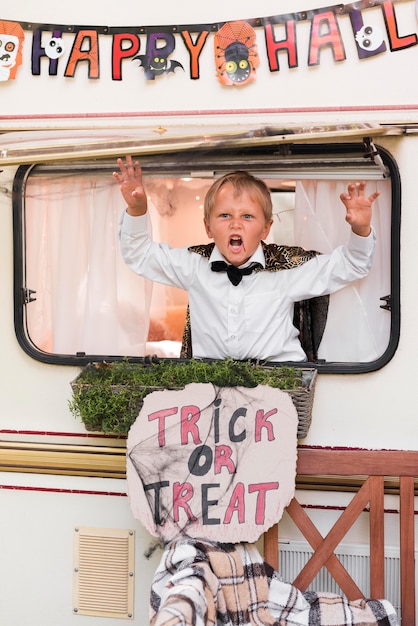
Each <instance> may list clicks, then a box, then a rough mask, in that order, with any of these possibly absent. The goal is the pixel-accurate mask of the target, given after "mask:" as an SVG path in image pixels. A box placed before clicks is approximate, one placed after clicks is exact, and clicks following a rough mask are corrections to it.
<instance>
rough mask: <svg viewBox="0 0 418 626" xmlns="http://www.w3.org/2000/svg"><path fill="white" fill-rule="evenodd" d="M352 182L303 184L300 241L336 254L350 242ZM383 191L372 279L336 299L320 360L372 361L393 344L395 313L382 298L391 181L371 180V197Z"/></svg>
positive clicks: (299, 189)
mask: <svg viewBox="0 0 418 626" xmlns="http://www.w3.org/2000/svg"><path fill="white" fill-rule="evenodd" d="M348 182H349V181H330V180H309V181H299V182H298V183H297V185H296V197H295V243H296V245H299V246H302V247H303V248H305V249H311V250H318V251H319V252H324V253H327V252H330V251H331V250H333V249H334V248H335V247H336V246H338V245H341V244H343V243H345V242H346V240H347V237H348V234H349V228H350V227H349V226H348V224H347V222H346V221H345V207H344V205H343V204H342V202H341V200H340V198H339V196H340V194H341V193H342V192H344V191H346V190H347V185H348ZM376 190H379V191H380V196H379V197H378V198H377V200H376V201H375V202H374V203H373V220H372V224H373V227H374V229H375V231H376V237H377V244H376V252H375V257H374V262H373V267H372V269H371V271H370V273H369V275H368V276H367V277H366V278H364V279H362V280H360V281H357V282H355V283H353V284H351V285H349V286H347V287H345V288H344V289H342V290H341V291H339V292H337V293H334V294H332V295H331V297H330V306H329V312H328V318H327V324H326V329H325V333H324V337H323V340H322V343H321V346H320V350H319V357H320V358H322V359H326V360H327V361H352V362H369V361H373V360H376V359H377V358H378V357H379V356H381V355H382V354H383V352H384V351H385V349H386V348H387V346H388V342H389V335H390V313H389V312H388V311H386V310H384V309H382V308H380V305H381V304H384V302H382V301H380V298H382V297H384V296H387V295H388V294H389V293H390V263H391V249H390V230H391V183H390V180H381V181H368V182H367V187H366V194H367V195H369V194H371V193H372V192H374V191H376Z"/></svg>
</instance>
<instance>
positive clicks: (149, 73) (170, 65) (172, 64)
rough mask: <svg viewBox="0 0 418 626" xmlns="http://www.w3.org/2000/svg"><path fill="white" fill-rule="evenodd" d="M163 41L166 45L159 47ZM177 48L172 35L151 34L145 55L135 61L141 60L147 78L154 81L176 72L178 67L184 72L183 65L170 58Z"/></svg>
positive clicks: (140, 55) (139, 56)
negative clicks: (156, 78)
mask: <svg viewBox="0 0 418 626" xmlns="http://www.w3.org/2000/svg"><path fill="white" fill-rule="evenodd" d="M161 40H162V41H165V45H162V46H161V45H160V46H158V43H159V42H160V41H161ZM175 47H176V40H175V38H174V35H172V34H171V33H151V34H150V35H149V36H148V38H147V48H146V51H145V54H139V55H138V56H135V57H134V58H133V60H135V59H138V60H139V62H140V65H141V66H142V67H143V68H144V71H145V78H147V79H148V80H154V79H155V77H156V76H161V75H162V74H169V73H170V72H174V71H175V70H176V69H177V68H178V67H181V69H182V70H184V67H183V66H182V64H181V63H179V62H178V61H175V60H170V59H169V58H168V57H169V56H170V54H172V52H174V49H175Z"/></svg>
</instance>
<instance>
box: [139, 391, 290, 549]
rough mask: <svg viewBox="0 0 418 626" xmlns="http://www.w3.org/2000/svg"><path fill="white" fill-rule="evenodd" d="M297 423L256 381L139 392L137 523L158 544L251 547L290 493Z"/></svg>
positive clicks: (282, 399) (278, 396)
mask: <svg viewBox="0 0 418 626" xmlns="http://www.w3.org/2000/svg"><path fill="white" fill-rule="evenodd" d="M297 425H298V417H297V412H296V409H295V407H294V405H293V402H292V400H291V398H290V397H289V395H288V394H286V393H285V392H283V391H280V390H278V389H272V388H271V387H266V386H262V385H259V386H258V387H255V388H252V389H248V388H244V387H222V388H219V387H215V386H213V385H212V384H197V383H194V384H190V385H188V386H187V387H186V388H185V389H183V390H180V391H170V390H164V391H157V392H154V393H152V394H150V395H148V396H146V398H145V401H144V405H143V407H142V410H141V412H140V414H139V416H138V418H137V419H136V421H135V423H134V424H133V426H132V428H131V430H130V431H129V435H128V442H127V480H128V495H129V501H130V505H131V508H132V511H133V514H134V516H135V518H136V519H138V520H140V521H141V522H142V523H143V524H144V526H145V527H146V528H147V529H148V530H149V532H150V533H151V534H153V535H155V536H159V537H161V538H162V539H163V540H164V541H169V540H171V539H173V538H175V537H178V536H179V535H182V534H186V535H188V536H190V537H194V538H199V537H200V538H205V539H210V540H214V541H220V542H223V543H237V542H241V541H249V542H253V541H256V540H257V539H258V538H259V537H260V535H261V534H262V533H263V532H264V531H265V530H267V529H268V528H270V526H272V525H273V524H275V523H276V522H277V521H278V520H279V519H280V518H281V516H282V513H283V509H284V508H285V507H286V506H287V504H288V503H289V502H290V500H291V498H292V497H293V494H294V488H295V476H296V457H297Z"/></svg>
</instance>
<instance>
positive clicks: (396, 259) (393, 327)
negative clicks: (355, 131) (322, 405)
mask: <svg viewBox="0 0 418 626" xmlns="http://www.w3.org/2000/svg"><path fill="white" fill-rule="evenodd" d="M365 146H366V147H367V142H365V141H364V142H363V143H354V142H353V143H334V142H333V143H309V144H302V143H297V144H282V145H280V146H267V147H266V146H257V147H255V148H251V147H245V146H244V147H243V146H242V145H240V146H238V147H234V146H232V147H229V148H222V149H220V148H219V147H217V148H214V149H209V150H207V151H202V150H181V151H179V152H170V153H166V154H165V155H164V154H159V155H157V157H158V158H156V156H155V155H150V156H147V155H141V156H140V157H138V158H140V160H141V165H142V168H143V170H144V175H145V176H147V175H149V176H152V175H154V176H155V175H156V172H157V173H158V175H161V174H162V173H164V172H165V171H167V172H170V173H171V174H175V175H179V173H182V172H184V171H186V168H187V171H189V172H191V173H196V172H199V173H200V174H201V173H202V172H207V173H208V175H209V174H213V173H214V172H216V175H222V174H223V173H225V172H227V171H231V170H233V169H239V168H240V165H241V166H242V165H243V163H244V164H245V166H246V167H247V168H248V169H251V170H252V171H253V170H256V172H257V175H261V174H260V173H259V172H260V167H261V166H262V165H263V166H264V167H268V168H271V166H272V165H279V164H280V167H279V169H280V172H281V171H282V170H281V168H283V167H284V168H285V169H287V172H288V173H287V175H288V176H289V177H290V176H291V173H292V169H293V170H294V169H297V168H298V167H299V168H301V167H308V165H307V164H311V165H310V167H313V168H315V167H318V168H319V167H324V163H327V162H329V161H331V160H332V159H333V158H334V159H336V155H338V154H343V155H345V154H346V155H352V156H353V159H354V157H355V156H356V157H357V155H360V157H361V158H363V159H364V157H365V156H367V155H366V154H365ZM376 149H377V150H378V153H379V156H380V158H381V160H382V163H383V165H384V167H385V168H386V169H387V172H388V175H389V176H390V179H391V194H392V196H391V206H392V212H391V241H390V245H391V260H390V268H391V269H390V287H391V291H390V294H388V295H389V300H388V301H386V299H385V298H386V295H387V294H383V295H382V298H381V299H382V304H381V307H382V308H388V309H389V310H390V314H391V324H390V334H389V342H388V345H387V348H386V350H385V351H384V353H383V354H382V355H381V356H380V357H379V358H378V359H376V360H375V361H371V362H364V363H363V362H360V363H355V362H336V361H327V362H321V361H319V362H314V363H311V362H306V363H305V365H306V366H307V367H315V368H316V369H317V370H318V371H319V372H323V373H327V374H328V373H334V374H342V373H366V372H372V371H376V370H378V369H380V368H382V367H383V366H384V365H386V364H387V363H388V362H389V361H390V360H391V359H392V358H393V356H394V354H395V352H396V349H397V347H398V343H399V334H400V223H401V181H400V174H399V170H398V167H397V164H396V162H395V160H394V159H393V157H392V156H391V155H390V153H389V152H388V151H387V150H385V149H384V148H382V147H381V146H376ZM366 152H367V150H366ZM248 159H252V160H251V164H252V166H251V167H249V166H248V163H249V161H248ZM162 162H163V163H164V166H163V167H162V166H161V164H162ZM295 163H296V165H295ZM370 163H371V165H373V163H372V161H370ZM68 164H70V165H71V164H72V165H75V166H77V165H79V166H80V167H82V168H83V170H86V168H87V169H88V167H93V168H97V167H105V168H109V174H110V172H111V171H112V170H111V168H113V169H114V162H113V161H112V163H111V162H110V161H109V160H107V161H106V160H105V159H103V160H96V161H94V162H91V163H90V164H89V163H88V162H87V163H86V162H85V161H84V162H82V163H81V162H80V161H77V160H74V161H69V162H68ZM50 166H53V164H50ZM203 166H204V167H203ZM34 167H36V164H28V165H21V166H19V167H18V169H17V171H16V175H15V179H14V184H13V196H12V203H13V265H14V281H13V289H14V294H13V300H14V328H15V334H16V338H17V341H18V343H19V345H20V346H21V348H22V349H23V351H24V352H25V353H26V354H28V355H29V356H30V357H31V358H33V359H35V360H37V361H41V362H43V363H48V364H55V365H78V366H84V365H85V364H87V363H90V362H95V361H104V360H105V361H109V362H110V361H116V360H121V359H123V358H124V357H123V356H119V355H106V354H84V353H82V354H79V353H77V354H68V355H67V354H52V353H46V352H43V351H41V350H40V349H39V348H37V347H36V346H35V345H34V344H33V343H32V342H31V341H30V338H29V334H28V332H27V325H26V306H27V305H28V304H29V302H30V300H31V297H32V294H31V292H30V290H29V288H28V287H27V286H26V285H25V220H24V216H25V187H26V181H27V180H28V177H29V176H30V174H31V172H32V171H33V168H34ZM56 167H57V168H63V167H65V164H63V163H62V162H57V163H56ZM344 167H346V166H344ZM144 358H145V359H147V357H143V356H138V357H129V360H130V361H132V362H140V361H143V360H144ZM283 364H286V365H294V363H291V362H283Z"/></svg>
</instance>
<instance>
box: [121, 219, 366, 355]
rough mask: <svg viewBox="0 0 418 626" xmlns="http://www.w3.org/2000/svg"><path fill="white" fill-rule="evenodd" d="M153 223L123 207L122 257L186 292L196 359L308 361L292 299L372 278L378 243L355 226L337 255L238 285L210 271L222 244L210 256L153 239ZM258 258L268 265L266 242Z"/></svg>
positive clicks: (247, 278) (255, 275) (258, 275)
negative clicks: (265, 254)
mask: <svg viewBox="0 0 418 626" xmlns="http://www.w3.org/2000/svg"><path fill="white" fill-rule="evenodd" d="M147 225H148V218H147V216H146V215H145V216H140V217H133V216H131V215H129V214H128V213H126V212H124V214H123V216H122V219H121V228H120V243H121V252H122V256H123V258H124V259H125V262H126V263H127V264H128V266H129V267H130V268H131V269H132V270H133V271H134V272H136V273H137V274H140V275H141V276H143V277H144V278H148V279H149V280H153V281H156V282H159V283H163V284H165V285H170V286H173V287H179V288H181V289H185V290H187V291H188V294H189V306H190V321H191V332H192V353H193V357H194V358H211V359H224V358H228V357H230V358H233V359H236V360H246V359H262V360H269V361H303V360H306V355H305V353H304V351H303V349H302V347H301V345H300V341H299V338H298V330H297V329H296V328H295V327H294V326H293V305H294V303H295V302H298V301H300V300H305V299H307V298H312V297H315V296H320V295H324V294H329V293H332V292H334V291H337V290H338V289H341V288H342V287H344V286H345V285H346V284H348V283H350V282H352V281H355V280H357V279H359V278H362V277H364V276H366V275H367V273H368V271H369V269H370V267H371V264H372V257H373V251H374V245H375V236H374V232H373V231H372V234H370V235H369V237H359V236H357V235H355V234H354V233H353V232H351V235H350V237H349V241H348V243H347V245H346V246H340V247H338V248H336V249H335V250H334V251H333V252H332V253H331V254H323V255H318V256H317V257H315V258H314V259H311V260H310V261H308V262H306V263H305V264H304V265H301V266H299V267H296V268H293V269H290V270H280V271H278V272H269V271H265V272H263V271H261V272H255V273H253V274H251V275H249V276H243V278H242V281H241V282H240V283H239V285H237V286H234V285H233V284H232V283H231V282H230V281H229V279H228V277H227V275H226V273H225V272H221V273H217V272H213V271H212V270H211V265H210V264H211V261H214V260H219V259H223V257H222V255H221V254H220V252H219V250H218V249H217V248H216V246H215V248H214V251H213V253H212V255H211V258H210V259H207V258H205V257H203V256H201V255H200V254H196V253H195V252H190V251H189V250H188V249H187V248H171V247H170V246H169V245H168V244H166V243H157V242H154V241H153V240H152V239H151V237H150V235H149V232H148V227H147ZM223 260H224V259H223ZM252 261H258V262H261V263H262V264H263V265H264V266H265V261H264V253H263V251H262V248H261V245H260V246H259V248H258V249H257V251H256V252H255V254H254V255H253V257H252V258H251V259H250V261H249V262H252Z"/></svg>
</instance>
